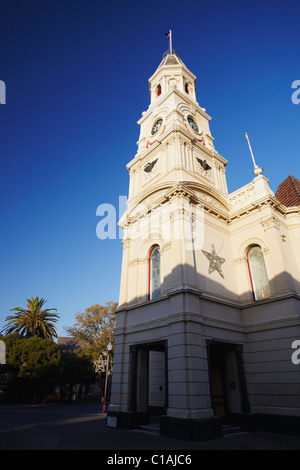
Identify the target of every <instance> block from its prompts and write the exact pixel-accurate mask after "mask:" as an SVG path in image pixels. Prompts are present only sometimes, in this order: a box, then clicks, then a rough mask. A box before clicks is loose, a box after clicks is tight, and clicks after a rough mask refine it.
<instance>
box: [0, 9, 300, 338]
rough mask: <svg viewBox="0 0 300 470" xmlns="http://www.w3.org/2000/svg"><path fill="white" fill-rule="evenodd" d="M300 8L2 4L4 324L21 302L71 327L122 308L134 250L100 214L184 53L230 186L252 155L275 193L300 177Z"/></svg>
mask: <svg viewBox="0 0 300 470" xmlns="http://www.w3.org/2000/svg"><path fill="white" fill-rule="evenodd" d="M299 18H300V4H299V2H298V1H291V0H286V1H284V2H283V1H280V2H279V1H271V0H268V1H264V0H261V1H256V0H252V1H248V0H245V1H243V0H239V1H226V2H225V1H220V0H210V1H207V0H206V1H202V0H198V1H195V0H191V1H190V2H182V1H177V0H173V1H168V0H167V1H161V2H156V3H155V2H145V1H144V0H139V1H136V0H133V1H130V0H128V1H126V2H125V1H114V2H104V1H100V0H59V1H58V0H51V1H50V0H43V1H42V2H41V1H34V0H27V1H26V2H25V1H24V0H2V1H1V3H0V52H1V54H0V80H3V81H4V82H5V84H6V104H5V105H0V161H1V171H0V178H1V185H0V193H1V198H0V204H1V222H0V223H1V230H0V247H1V250H0V260H1V261H0V286H1V292H0V329H2V327H3V326H4V324H5V317H6V316H7V315H9V314H10V309H11V308H13V307H15V306H21V307H24V306H25V299H26V298H29V297H32V296H34V297H35V296H39V297H44V298H46V299H47V301H48V302H47V307H48V308H52V307H53V308H57V310H58V312H59V314H60V316H61V318H60V321H59V323H58V333H59V334H60V335H64V334H65V331H64V327H66V326H72V325H73V324H74V321H75V314H76V313H77V312H79V311H83V310H84V309H85V308H87V307H89V306H90V305H93V304H95V303H100V304H104V303H106V302H107V301H108V300H114V301H118V295H119V282H120V271H121V261H122V243H121V241H120V240H119V239H116V240H99V239H98V238H97V236H96V226H97V223H98V222H99V217H97V216H96V209H97V207H98V206H99V205H100V204H102V203H108V204H113V205H114V206H115V207H118V198H119V196H126V195H127V193H128V182H129V181H128V173H127V170H126V164H127V163H128V162H129V161H130V160H131V159H132V158H133V157H134V156H135V154H136V150H137V145H136V142H137V140H138V137H139V126H138V125H137V121H138V120H139V118H140V117H141V113H142V112H143V111H145V110H146V109H147V108H148V106H149V92H148V78H149V77H150V76H151V75H152V74H153V72H154V71H155V70H156V68H157V67H158V65H159V63H160V61H161V59H162V55H163V53H164V52H165V51H166V50H167V48H168V41H167V39H166V38H165V33H166V32H167V31H168V30H169V29H172V31H173V47H174V48H175V49H176V50H177V51H178V52H179V54H180V56H181V58H182V60H183V62H184V63H185V65H186V66H187V67H188V68H189V69H190V70H191V71H192V72H193V73H194V74H195V75H196V76H197V101H198V102H199V104H200V105H201V106H202V107H205V108H206V110H207V113H208V114H209V115H210V116H211V117H212V118H213V119H212V121H211V132H212V135H213V137H214V138H215V146H216V149H217V150H218V151H219V153H220V154H221V155H222V156H224V157H225V158H226V159H227V160H228V165H227V173H226V175H227V182H228V189H229V192H232V191H234V190H235V189H238V188H239V187H241V186H243V185H245V184H247V183H249V182H250V181H251V180H252V179H253V177H254V175H253V173H252V169H253V167H252V160H251V156H250V153H249V148H248V144H247V141H246V139H245V136H244V133H245V131H247V132H248V134H249V138H250V142H251V145H252V149H253V152H254V156H255V158H256V161H257V163H258V164H259V165H260V166H262V167H263V168H264V175H265V176H266V177H267V178H268V179H269V181H270V186H271V188H272V190H273V191H274V192H275V191H276V189H277V187H278V185H279V184H280V182H281V181H283V180H284V179H285V178H286V177H287V176H288V175H289V174H292V175H294V176H296V177H298V178H300V163H299V162H300V140H299V124H300V104H299V105H295V104H293V103H292V100H291V96H292V93H293V91H294V90H292V88H291V86H292V83H293V81H295V80H300V70H299V63H300V61H299V43H300V32H299V31H300V28H299Z"/></svg>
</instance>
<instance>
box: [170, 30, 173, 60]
mask: <svg viewBox="0 0 300 470" xmlns="http://www.w3.org/2000/svg"><path fill="white" fill-rule="evenodd" d="M172 53H173V51H172V30H171V29H170V54H172Z"/></svg>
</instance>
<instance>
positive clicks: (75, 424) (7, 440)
mask: <svg viewBox="0 0 300 470" xmlns="http://www.w3.org/2000/svg"><path fill="white" fill-rule="evenodd" d="M261 449H262V450H300V436H286V435H279V434H273V433H264V432H256V433H246V432H239V433H237V434H232V435H228V436H226V437H223V438H219V439H214V440H209V441H201V442H187V441H180V440H176V439H171V438H167V437H162V436H159V435H158V434H154V433H151V432H145V431H142V430H124V429H114V428H108V427H107V426H106V415H104V414H102V413H101V405H100V404H99V403H86V404H83V403H80V404H77V403H75V404H64V405H35V406H34V405H32V406H30V405H3V404H2V405H1V406H0V450H103V451H104V450H106V451H120V456H119V457H118V455H119V454H116V453H115V452H108V453H104V454H105V455H107V456H108V457H107V458H111V459H112V460H111V463H112V464H113V463H115V464H116V463H118V464H120V463H121V461H120V462H116V459H117V458H122V455H123V454H122V451H130V450H132V451H134V450H140V451H141V450H145V451H153V452H156V451H159V450H161V451H163V450H169V451H172V452H173V453H175V454H176V452H177V453H178V452H179V451H183V453H184V454H186V453H187V451H201V450H261ZM104 454H103V455H104ZM191 454H192V455H193V452H191ZM116 455H117V456H116ZM132 455H135V454H134V452H133V453H132ZM178 455H179V454H178ZM157 459H158V457H157ZM129 463H130V462H129ZM158 463H162V462H161V461H158V460H157V461H156V462H153V464H158ZM165 463H166V462H165ZM170 463H171V462H170ZM173 463H174V462H173ZM177 463H178V464H180V461H178V462H177ZM137 464H138V462H137ZM137 464H136V466H137Z"/></svg>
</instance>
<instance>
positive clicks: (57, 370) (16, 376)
mask: <svg viewBox="0 0 300 470" xmlns="http://www.w3.org/2000/svg"><path fill="white" fill-rule="evenodd" d="M3 340H4V342H5V344H6V350H7V364H6V366H5V370H4V372H5V374H4V375H5V376H6V378H7V379H8V390H7V395H8V399H9V400H11V401H28V400H32V398H34V400H41V399H42V397H43V395H44V394H45V393H49V392H51V391H53V390H54V388H55V386H56V384H57V383H58V380H59V378H60V376H61V374H62V366H61V364H60V357H61V353H60V351H59V348H58V345H57V344H56V343H55V342H54V341H53V340H52V339H42V338H39V337H38V336H33V337H31V338H25V337H24V336H21V335H19V334H17V333H13V334H11V335H8V336H5V337H4V338H3Z"/></svg>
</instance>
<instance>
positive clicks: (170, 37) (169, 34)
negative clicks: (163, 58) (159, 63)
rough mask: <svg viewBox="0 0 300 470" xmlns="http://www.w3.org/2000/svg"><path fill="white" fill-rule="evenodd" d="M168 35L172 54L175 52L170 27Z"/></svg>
mask: <svg viewBox="0 0 300 470" xmlns="http://www.w3.org/2000/svg"><path fill="white" fill-rule="evenodd" d="M166 37H167V38H168V39H169V40H170V54H173V49H172V30H171V29H170V31H169V32H168V33H166Z"/></svg>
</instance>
